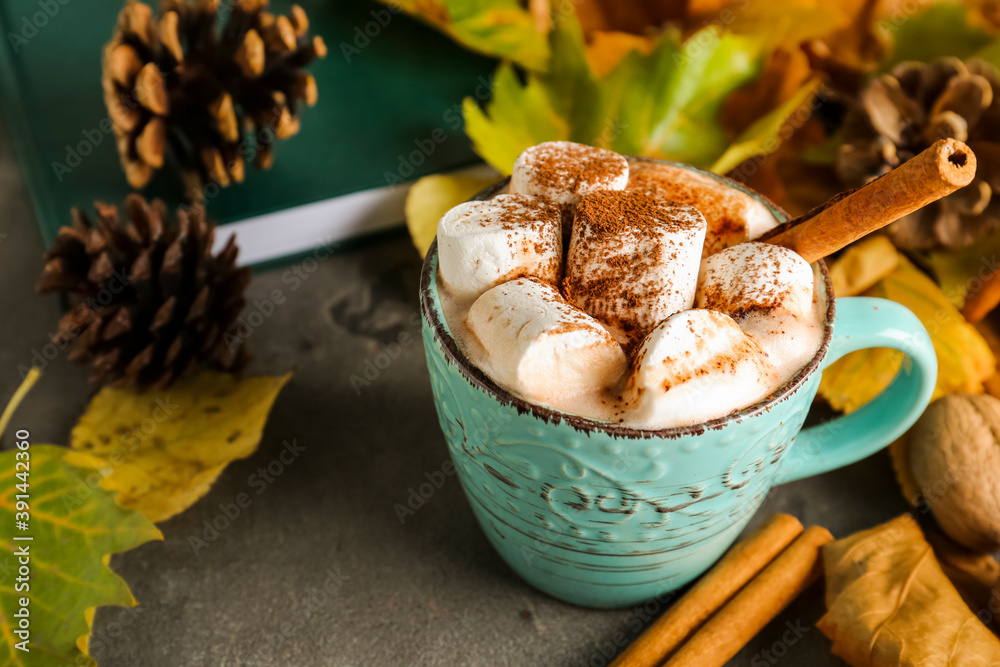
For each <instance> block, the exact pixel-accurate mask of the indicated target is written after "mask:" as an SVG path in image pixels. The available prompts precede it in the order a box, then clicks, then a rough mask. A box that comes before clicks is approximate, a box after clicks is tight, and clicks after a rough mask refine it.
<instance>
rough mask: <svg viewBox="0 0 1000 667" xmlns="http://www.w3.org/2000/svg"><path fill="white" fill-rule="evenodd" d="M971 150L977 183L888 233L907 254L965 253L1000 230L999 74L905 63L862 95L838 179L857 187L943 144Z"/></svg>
mask: <svg viewBox="0 0 1000 667" xmlns="http://www.w3.org/2000/svg"><path fill="white" fill-rule="evenodd" d="M949 137H951V138H955V139H958V140H960V141H964V142H966V143H968V144H969V146H970V147H971V148H972V150H973V151H974V152H975V153H976V157H977V158H978V163H979V166H978V173H977V175H976V179H975V180H974V181H973V182H972V183H971V184H970V185H968V186H966V187H964V188H962V189H961V190H959V191H958V192H955V193H954V194H952V195H950V196H948V197H945V198H944V199H941V200H940V201H938V202H936V203H934V204H931V205H929V206H926V207H925V208H923V209H921V210H920V211H916V212H914V213H911V214H910V215H908V216H906V217H905V218H902V219H901V220H899V221H897V222H895V223H893V224H892V225H890V226H889V227H888V228H887V229H888V231H889V234H890V236H891V237H892V239H893V241H894V242H895V243H896V244H897V245H898V246H900V247H901V248H905V249H909V250H931V249H935V248H940V247H944V248H961V247H965V246H968V245H971V244H972V243H975V242H976V241H979V240H982V239H983V238H984V237H985V236H987V235H988V234H989V233H990V232H992V231H993V230H994V229H996V228H998V227H1000V196H997V197H994V196H993V192H994V191H1000V74H998V72H997V69H996V68H995V67H993V66H992V65H990V64H988V63H985V62H982V61H978V60H971V61H969V62H967V63H963V62H962V61H961V60H958V59H957V58H942V59H941V60H938V61H935V62H933V63H929V64H924V63H915V62H904V63H900V64H899V65H897V66H896V67H894V68H893V69H892V71H891V72H890V73H888V74H884V75H882V76H880V77H878V78H876V79H875V80H874V81H872V82H871V84H869V86H868V87H867V88H866V89H865V90H864V91H862V93H861V95H860V99H859V100H857V104H856V105H855V106H854V108H852V110H851V111H850V112H849V113H848V115H847V118H846V119H845V122H844V143H843V144H842V145H841V146H840V149H839V152H838V154H837V161H836V168H837V175H838V176H839V177H840V179H841V181H842V182H843V183H844V184H845V185H847V186H850V187H857V186H860V185H863V184H864V183H867V182H869V181H871V180H872V179H874V178H877V177H878V176H881V175H882V174H884V173H886V172H887V171H889V170H891V169H893V168H894V167H896V166H898V165H899V164H901V163H903V162H906V161H907V160H909V159H910V158H912V157H913V156H915V155H917V154H918V153H920V152H921V151H922V150H924V149H925V148H927V147H928V146H930V145H931V144H933V143H934V142H935V141H937V140H938V139H945V138H949Z"/></svg>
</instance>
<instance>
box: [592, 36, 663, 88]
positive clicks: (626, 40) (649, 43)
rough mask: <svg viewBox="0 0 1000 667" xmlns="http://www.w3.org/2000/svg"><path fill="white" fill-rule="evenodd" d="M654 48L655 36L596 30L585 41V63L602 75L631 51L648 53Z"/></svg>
mask: <svg viewBox="0 0 1000 667" xmlns="http://www.w3.org/2000/svg"><path fill="white" fill-rule="evenodd" d="M655 48H656V38H655V37H643V36H639V35H633V34H631V33H627V32H619V31H617V30H611V31H603V30H598V31H596V32H593V33H591V34H590V36H589V40H588V42H587V54H586V55H587V65H589V66H590V69H591V70H592V71H593V72H594V75H595V76H598V77H602V76H605V75H606V74H608V73H609V72H610V71H611V70H613V69H614V68H615V65H617V64H618V63H620V62H621V60H622V58H624V57H625V56H626V55H628V54H629V53H630V52H632V51H638V52H639V53H642V54H643V55H647V56H648V55H649V54H650V53H652V52H653V49H655Z"/></svg>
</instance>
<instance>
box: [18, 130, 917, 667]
mask: <svg viewBox="0 0 1000 667" xmlns="http://www.w3.org/2000/svg"><path fill="white" fill-rule="evenodd" d="M0 232H2V233H4V234H6V236H4V237H3V238H2V240H0V284H2V285H3V289H2V290H0V313H2V316H0V340H2V342H3V345H2V347H0V369H2V370H3V372H2V373H0V396H2V397H4V400H6V397H7V396H9V395H10V394H11V392H12V391H13V389H14V387H15V386H16V385H17V383H18V373H17V370H16V369H17V366H18V365H19V364H26V365H27V364H30V363H31V359H32V356H33V351H34V350H41V348H42V347H43V346H44V345H45V343H46V341H47V334H48V332H49V331H51V330H52V329H53V328H54V327H55V323H56V320H57V317H58V315H59V305H58V302H57V299H55V298H54V297H47V298H39V297H37V296H35V295H34V293H33V291H32V286H33V284H34V281H35V279H36V277H37V273H38V271H39V269H40V256H41V253H42V244H41V240H40V236H39V232H38V229H37V227H36V224H35V220H34V216H33V213H32V211H31V210H30V207H29V204H28V200H27V196H26V193H25V191H24V189H23V186H22V184H21V180H20V178H19V176H18V173H17V170H16V167H15V163H14V160H13V156H12V154H11V148H10V144H9V142H8V141H7V139H6V137H3V138H0ZM298 267H299V270H300V272H301V275H303V276H305V278H304V279H303V278H300V279H299V283H298V286H297V287H296V281H295V279H294V278H293V276H295V275H296V274H295V273H294V271H293V270H292V269H278V270H274V271H270V272H268V273H265V274H263V275H259V276H257V277H256V278H255V279H254V281H253V284H252V285H251V287H250V290H249V296H250V298H251V299H256V300H264V299H267V298H268V297H269V296H270V295H271V293H272V291H273V290H281V291H282V293H283V295H284V296H285V297H286V298H287V300H286V302H285V303H284V304H283V305H281V306H279V307H277V308H276V309H275V310H274V312H273V314H272V315H271V316H270V317H268V318H266V320H265V321H264V323H263V324H262V325H261V326H260V327H258V328H257V329H255V330H254V333H253V335H252V337H251V342H252V343H253V345H254V347H255V348H256V351H257V359H256V361H255V363H254V366H253V367H252V370H253V371H256V372H281V371H283V370H286V369H288V368H291V367H296V368H297V369H298V371H297V373H296V375H295V377H294V379H293V380H292V381H291V383H290V384H289V385H288V387H287V388H286V389H285V390H284V392H283V393H282V395H281V396H280V397H279V399H278V401H277V403H276V405H275V407H274V411H273V413H272V415H271V420H270V422H269V424H268V426H267V430H266V433H265V435H264V439H263V441H262V443H261V446H260V449H259V451H258V452H257V453H256V454H254V455H253V456H252V457H250V458H249V459H246V460H243V461H238V462H236V463H234V464H233V465H231V466H230V467H229V468H228V469H226V471H225V472H224V473H223V474H222V476H221V477H220V479H219V481H218V483H217V484H216V485H215V486H214V488H213V489H212V490H211V492H210V493H209V494H208V495H207V496H206V497H205V498H204V499H202V500H201V501H199V502H198V503H197V504H195V505H194V506H193V507H192V508H191V509H189V510H188V511H187V512H185V513H184V514H182V515H181V516H178V517H176V518H174V519H172V520H170V521H168V522H166V523H165V524H163V525H162V526H161V528H162V530H163V534H164V537H165V539H164V541H163V542H162V543H161V542H156V543H150V544H146V545H144V546H142V547H140V548H138V549H135V550H133V551H131V552H128V553H126V554H122V555H119V556H116V557H115V558H114V559H113V561H112V565H113V567H114V569H115V570H116V571H118V572H119V573H120V574H121V575H122V576H123V577H124V578H125V580H126V581H127V582H128V583H129V585H130V586H131V587H132V590H133V591H134V593H135V596H136V598H137V599H138V600H139V601H140V602H141V606H140V607H138V608H136V609H133V610H126V611H122V610H120V609H117V608H104V609H101V610H100V611H99V612H98V614H97V619H96V623H95V628H94V629H95V633H96V637H97V639H96V641H95V648H94V652H95V656H96V657H97V658H98V660H99V662H100V664H101V665H102V666H103V667H136V666H146V665H152V666H178V667H193V666H198V665H209V666H212V667H232V666H237V665H292V666H296V667H309V666H312V665H317V666H331V667H332V666H338V667H347V666H366V667H367V666H381V665H449V666H451V665H549V666H556V667H561V666H566V667H568V666H570V665H605V664H608V663H609V662H610V659H609V657H610V656H611V655H612V652H611V649H610V648H609V647H612V646H613V644H614V642H615V641H618V642H622V641H626V640H629V641H630V640H631V639H632V638H633V637H635V636H636V635H637V633H638V632H639V631H641V629H642V627H643V626H644V625H646V623H647V622H648V620H649V619H650V618H652V617H653V616H654V615H655V614H656V613H658V612H659V607H658V605H656V604H650V605H649V607H648V609H644V608H642V607H639V608H635V609H625V610H616V611H593V610H586V609H580V608H576V607H572V606H570V605H567V604H563V603H561V602H558V601H556V600H553V599H551V598H549V597H547V596H545V595H543V594H541V593H538V592H536V591H535V590H533V589H532V588H530V587H529V586H528V585H526V584H524V583H523V582H521V581H520V580H519V579H518V578H517V577H516V576H515V575H514V574H513V573H512V572H511V571H510V570H509V569H508V568H507V567H506V566H505V565H504V564H503V562H501V560H500V559H499V557H498V556H497V555H496V554H495V553H494V552H493V550H492V549H491V547H490V546H489V544H488V543H487V542H486V539H485V537H484V536H483V534H482V533H481V532H480V531H479V529H478V527H477V525H476V522H475V519H474V518H473V515H472V512H471V510H470V509H469V507H468V506H467V505H466V502H465V499H464V498H463V497H462V493H461V489H460V488H459V484H458V482H457V480H455V479H454V478H453V477H452V478H448V480H447V481H446V482H445V483H444V484H443V485H442V486H441V488H440V489H439V490H437V491H436V492H435V493H434V495H433V496H431V497H430V498H429V499H428V500H427V501H426V502H425V504H424V506H423V507H421V508H420V509H419V510H418V511H417V512H416V513H415V514H414V515H413V516H410V517H408V518H407V519H406V521H405V523H401V522H400V520H399V518H397V515H396V512H395V511H394V509H393V506H394V505H395V504H396V503H406V501H407V496H408V494H409V492H410V491H409V490H410V489H412V488H415V487H417V486H419V485H420V484H421V483H422V482H424V481H425V474H427V473H432V472H434V471H437V470H440V469H441V466H442V463H443V462H444V461H445V460H446V457H447V455H448V454H447V450H446V447H445V442H444V438H443V436H442V435H441V432H440V430H439V427H438V424H437V417H436V416H435V413H434V406H433V404H432V400H431V392H430V387H429V385H428V379H427V371H426V368H425V366H424V354H423V350H422V349H421V347H420V345H419V343H417V342H414V344H412V345H409V346H407V347H405V348H404V349H403V351H402V354H401V355H400V356H399V357H398V358H397V359H396V360H395V361H393V363H392V364H391V365H390V366H389V367H388V368H386V369H385V370H384V371H382V372H381V375H380V376H379V377H378V378H377V379H375V380H374V381H372V382H371V384H370V385H369V386H363V387H360V390H356V389H355V387H353V386H352V383H351V381H350V377H351V375H352V374H359V375H360V374H361V373H362V371H363V369H364V367H365V362H366V360H371V359H373V358H374V356H375V355H376V354H377V353H378V352H379V344H380V342H385V341H388V340H393V339H395V338H396V336H397V335H398V334H399V333H400V332H409V333H410V334H411V336H412V339H413V340H414V341H416V339H417V333H418V332H417V328H416V327H414V326H413V324H412V321H413V320H411V319H410V318H411V315H413V314H414V313H416V312H417V299H416V293H417V273H418V268H419V261H418V258H417V256H416V253H415V252H414V251H413V249H412V247H411V246H410V245H409V242H408V239H407V238H406V236H405V235H404V234H403V233H398V234H395V235H390V236H389V237H383V238H381V239H379V240H376V241H372V242H370V243H367V244H365V245H363V246H361V247H359V248H357V249H354V250H349V251H346V252H343V253H341V254H337V255H335V256H334V257H332V258H330V259H328V260H326V261H323V262H321V263H319V264H318V265H316V266H314V267H312V266H310V265H309V264H300V265H298ZM310 268H312V269H313V270H312V271H310V270H309V269H310ZM90 395H91V390H90V389H89V388H88V387H87V385H86V372H85V370H84V369H82V368H79V367H75V366H72V365H71V364H69V363H68V362H67V361H66V360H65V358H64V357H63V356H60V357H58V358H56V359H55V360H53V361H51V362H49V363H48V365H47V367H46V368H45V376H44V378H43V379H42V381H41V382H40V383H39V385H38V386H37V387H36V389H35V390H34V392H33V393H32V394H31V395H30V396H29V398H28V399H27V400H26V402H25V403H24V404H23V406H22V408H21V409H20V411H19V413H18V415H17V417H16V419H15V421H14V425H13V426H14V428H17V427H19V426H25V425H26V426H28V427H30V428H31V430H32V432H33V436H34V439H35V441H36V442H54V443H65V442H66V440H67V436H68V433H69V430H70V428H71V426H72V424H73V423H74V420H75V419H76V418H77V416H78V415H79V414H80V413H81V411H82V410H83V408H84V406H85V404H86V402H87V400H88V398H89V396H90ZM12 432H13V429H12ZM9 441H10V440H8V442H9ZM285 442H295V443H297V445H298V446H300V447H304V448H305V449H304V450H303V451H301V453H299V454H298V456H297V457H295V458H294V459H290V457H289V455H287V454H286V455H285V460H286V461H289V460H290V462H287V463H282V462H281V458H280V456H281V452H282V451H283V449H284V447H285V445H284V444H283V443H285ZM268 468H271V469H272V474H273V476H271V477H270V479H271V481H270V482H267V481H265V482H264V483H263V484H262V483H261V481H260V480H261V479H262V478H261V477H254V475H257V474H258V473H257V471H258V470H259V469H265V470H266V469H268ZM258 491H259V492H260V493H258ZM240 493H247V494H248V495H249V496H250V498H251V499H252V502H251V504H250V506H249V507H247V508H245V509H243V510H242V511H241V513H240V514H239V516H238V517H237V518H235V519H233V520H231V521H230V522H229V524H230V525H229V526H228V528H226V529H225V530H222V531H220V532H219V533H218V534H217V535H215V536H214V537H213V534H212V533H206V532H205V531H206V528H205V525H206V522H209V523H211V522H212V521H213V520H216V518H217V517H219V516H220V515H221V514H222V513H223V511H224V510H223V509H221V508H220V506H221V507H224V506H225V505H227V504H230V503H233V501H234V499H235V498H236V497H237V495H238V494H240ZM904 510H905V506H904V503H903V501H902V499H901V498H900V495H899V492H898V490H897V487H896V484H895V482H894V480H893V474H892V470H891V467H890V464H889V461H888V457H887V456H886V455H885V454H884V453H883V454H879V455H877V456H874V457H872V458H871V459H869V460H867V461H864V462H862V463H859V464H857V465H854V466H851V467H849V468H846V469H844V470H841V471H838V472H835V473H832V474H828V475H824V476H822V477H818V478H814V479H811V480H807V481H803V482H798V483H793V484H789V485H787V486H784V487H781V488H778V489H776V490H774V491H773V492H772V494H771V496H770V497H769V498H768V500H767V501H766V503H765V506H764V508H763V509H762V510H761V512H760V514H759V515H758V517H757V520H758V521H759V520H760V519H761V518H763V517H765V516H767V515H769V514H770V513H772V512H777V511H785V512H791V513H793V514H795V515H797V516H798V517H799V518H801V519H802V521H803V523H806V524H808V523H818V524H822V525H824V526H827V527H828V528H830V530H832V531H833V533H834V534H835V535H838V536H843V535H846V534H848V533H850V532H852V531H855V530H858V529H861V528H866V527H869V526H872V525H874V524H875V523H877V522H881V521H883V520H886V519H889V518H891V517H892V516H894V515H896V514H899V513H900V512H902V511H904ZM219 523H220V524H221V523H223V522H222V521H221V520H220V521H219ZM191 538H202V539H204V540H205V541H206V544H207V546H204V547H203V548H201V549H199V550H196V549H195V548H193V546H192V540H191ZM327 589H330V590H332V592H330V593H325V590H327ZM822 611H823V601H822V588H821V586H820V585H817V586H814V587H813V588H811V589H810V590H809V591H808V592H807V593H806V594H805V595H804V596H803V597H802V598H800V600H798V601H797V602H796V603H795V604H794V605H793V606H792V607H790V608H789V609H788V610H786V612H785V613H784V614H782V615H781V616H780V617H779V618H778V619H777V620H775V621H774V622H773V623H771V624H770V625H769V626H768V627H767V628H766V629H765V630H764V631H763V632H762V633H761V634H760V635H759V636H758V637H757V638H755V639H754V640H753V641H752V642H751V644H750V645H749V646H747V647H746V648H745V649H744V650H743V651H742V652H741V653H740V654H739V655H738V656H737V657H736V658H734V660H733V661H732V662H731V664H732V665H750V666H752V667H763V666H765V665H774V664H784V665H803V664H809V665H835V664H842V663H840V661H838V660H836V659H834V658H832V657H831V656H830V652H829V642H828V641H827V639H826V638H825V637H823V636H822V634H821V633H820V632H819V631H818V630H816V629H815V627H814V624H815V621H816V620H817V619H818V618H819V617H820V615H821V614H822ZM790 626H791V627H796V626H797V627H799V628H800V630H799V632H798V633H789V632H788V629H789V627H790ZM803 629H804V630H803ZM799 635H801V637H800V636H799ZM786 639H793V640H794V641H792V642H786ZM269 641H271V642H273V643H274V644H276V645H277V647H276V648H273V649H272V648H270V645H269Z"/></svg>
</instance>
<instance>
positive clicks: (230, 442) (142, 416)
mask: <svg viewBox="0 0 1000 667" xmlns="http://www.w3.org/2000/svg"><path fill="white" fill-rule="evenodd" d="M291 376H292V374H291V373H288V374H286V375H282V376H276V377H269V376H261V377H248V378H242V379H239V378H236V377H235V376H233V375H230V374H228V373H216V372H203V373H201V374H199V375H195V376H192V377H190V378H185V379H184V380H181V381H179V382H177V383H175V384H174V385H173V386H172V387H171V388H170V389H168V390H165V391H161V392H147V393H143V394H135V393H132V392H128V391H122V390H119V389H113V388H110V387H108V388H104V389H102V390H101V391H100V392H99V393H98V394H97V395H96V396H95V397H94V398H93V400H92V401H91V402H90V405H89V406H87V411H86V412H85V413H84V415H83V416H82V417H81V418H80V421H79V422H78V423H77V425H76V426H75V427H74V428H73V431H72V433H70V447H71V448H73V449H74V450H78V451H82V452H86V453H88V454H90V455H92V457H89V458H96V459H98V460H99V462H100V465H101V466H105V467H110V468H111V472H110V474H108V475H107V476H106V477H105V478H104V479H103V480H102V481H101V487H102V488H104V489H108V490H112V491H118V492H119V494H118V502H119V504H121V505H122V507H126V508H129V509H136V510H138V511H140V512H142V513H143V514H144V515H146V516H147V517H149V519H150V520H152V521H155V522H160V521H165V520H166V519H169V518H170V517H172V516H174V515H175V514H178V513H180V512H183V511H184V510H185V509H187V508H188V507H190V506H191V505H192V504H194V502H195V501H197V500H198V499H199V498H201V497H202V496H203V495H205V494H206V493H207V492H208V490H209V489H210V488H211V486H212V483H213V482H214V481H215V479H216V478H217V477H218V476H219V474H220V473H221V472H222V470H223V469H224V468H225V467H226V466H227V465H228V464H229V463H230V462H231V461H234V460H236V459H242V458H246V457H247V456H250V455H251V454H253V453H254V451H256V449H257V445H258V444H259V443H260V438H261V434H262V433H263V430H264V425H265V423H266V422H267V415H268V412H269V411H270V410H271V406H272V405H273V404H274V400H275V399H276V398H277V397H278V393H279V392H280V391H281V388H282V387H283V386H285V383H286V382H288V380H289V378H291Z"/></svg>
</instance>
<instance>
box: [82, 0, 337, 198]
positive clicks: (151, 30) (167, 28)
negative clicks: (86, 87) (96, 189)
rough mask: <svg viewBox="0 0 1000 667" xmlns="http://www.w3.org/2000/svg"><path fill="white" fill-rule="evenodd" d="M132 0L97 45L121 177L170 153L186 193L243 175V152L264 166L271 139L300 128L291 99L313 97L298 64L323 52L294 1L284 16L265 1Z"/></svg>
mask: <svg viewBox="0 0 1000 667" xmlns="http://www.w3.org/2000/svg"><path fill="white" fill-rule="evenodd" d="M219 6H220V0H160V16H159V17H158V18H157V17H154V16H153V12H152V10H151V9H150V8H149V7H148V6H147V5H144V4H142V3H140V2H137V1H136V0H128V3H127V4H126V5H125V7H124V8H123V9H122V10H121V12H120V13H119V15H118V25H117V27H116V28H115V32H114V36H113V38H112V39H111V41H110V42H109V43H108V44H107V45H106V46H105V47H104V68H103V77H102V78H103V87H104V101H105V104H106V105H107V107H108V113H109V115H110V117H111V121H112V125H113V127H114V131H115V136H116V138H117V140H118V153H119V155H120V156H121V162H122V168H123V169H124V170H125V175H126V177H127V178H128V182H129V183H130V184H131V185H132V187H135V188H141V187H143V186H144V185H146V183H148V182H149V180H150V178H152V176H153V172H154V171H156V170H157V169H159V168H160V167H162V166H163V165H164V157H165V153H166V152H168V151H169V152H170V153H171V154H172V155H173V156H174V157H175V159H176V161H177V163H178V164H179V166H180V168H181V169H182V171H183V174H184V179H185V182H186V184H187V187H188V191H189V194H190V195H191V196H192V197H193V198H194V199H199V198H200V196H201V190H202V189H203V188H204V186H205V185H206V184H207V183H209V182H214V183H217V184H219V185H220V186H223V187H225V186H228V185H230V184H231V183H233V182H241V181H242V180H243V175H244V162H243V159H244V156H247V155H252V156H253V160H254V163H255V164H256V165H257V166H258V167H261V168H264V169H266V168H268V167H270V166H271V163H272V162H273V159H274V156H273V153H272V150H273V149H272V145H273V143H274V140H275V139H285V138H287V137H291V136H293V135H294V134H296V133H297V132H298V131H299V115H298V114H299V107H300V105H301V104H303V103H304V104H307V105H309V106H312V105H313V104H315V103H316V94H317V93H316V79H314V78H313V77H312V76H311V75H309V74H308V73H306V72H305V70H304V69H303V68H304V67H305V66H306V65H308V64H309V63H310V62H312V61H313V60H314V59H316V58H322V57H324V56H325V55H326V45H325V44H324V43H323V40H322V39H321V38H320V37H310V36H309V20H308V18H307V17H306V13H305V12H304V11H303V10H302V8H301V7H299V6H298V5H294V6H293V7H292V11H291V13H290V15H288V16H276V15H274V14H271V13H269V12H267V11H266V7H267V0H230V2H227V10H226V13H227V14H228V17H227V20H226V21H225V24H224V25H223V26H221V27H217V25H216V23H217V17H218V14H219Z"/></svg>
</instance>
